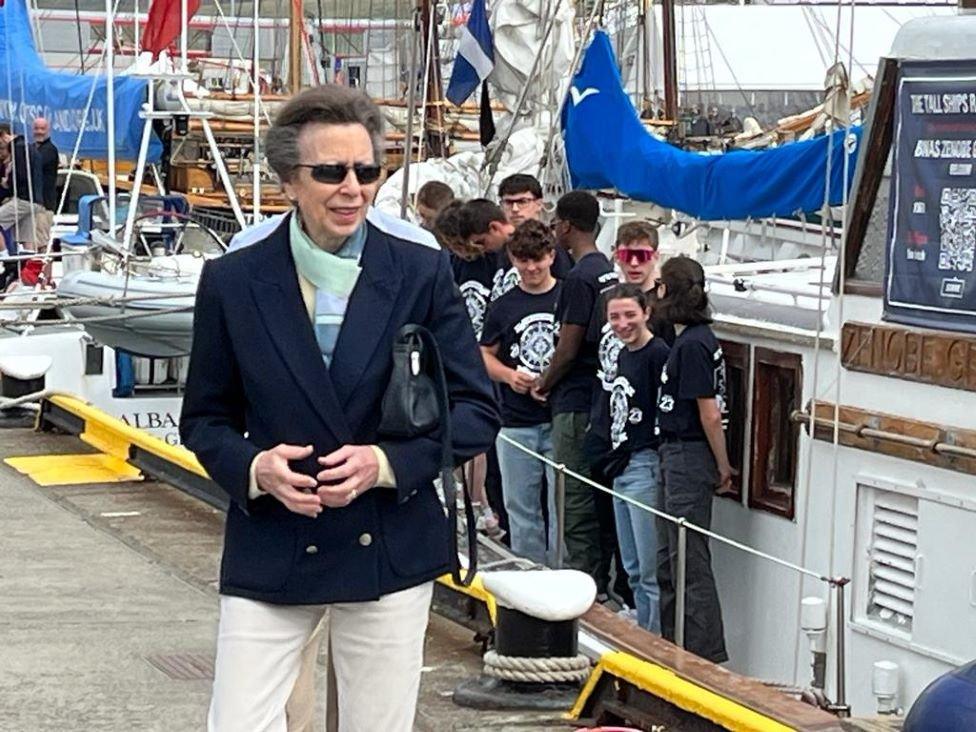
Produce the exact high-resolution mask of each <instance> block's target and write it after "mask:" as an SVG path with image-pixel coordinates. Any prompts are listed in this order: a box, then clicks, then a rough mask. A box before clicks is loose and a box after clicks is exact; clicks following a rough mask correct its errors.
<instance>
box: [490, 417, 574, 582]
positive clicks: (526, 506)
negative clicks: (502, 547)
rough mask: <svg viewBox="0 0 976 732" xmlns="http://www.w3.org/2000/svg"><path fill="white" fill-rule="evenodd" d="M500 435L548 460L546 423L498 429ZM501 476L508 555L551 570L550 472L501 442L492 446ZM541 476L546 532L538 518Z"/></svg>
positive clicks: (552, 500)
mask: <svg viewBox="0 0 976 732" xmlns="http://www.w3.org/2000/svg"><path fill="white" fill-rule="evenodd" d="M501 434H502V435H504V436H506V437H508V438H509V439H512V440H515V441H516V442H518V443H519V444H520V445H524V446H525V447H527V448H529V449H530V450H532V451H533V452H537V453H539V454H540V455H545V456H546V457H547V458H549V459H550V460H551V459H552V428H551V425H549V423H546V424H538V425H533V426H532V427H502V429H501ZM495 447H496V449H497V451H498V467H499V469H500V470H501V473H502V496H503V497H504V499H505V511H506V512H508V530H509V533H510V538H511V542H512V551H513V552H514V553H515V554H517V555H518V556H520V557H525V558H526V559H531V560H532V561H533V562H537V563H538V564H546V565H548V566H552V565H553V562H554V560H555V556H556V542H557V541H558V536H557V533H556V530H557V526H556V477H555V472H554V471H553V469H552V468H550V467H549V466H547V465H545V464H544V463H542V462H541V461H539V460H537V459H535V458H534V457H532V456H531V455H526V454H525V453H524V452H522V451H521V450H519V449H518V448H517V447H513V446H512V445H509V444H508V443H507V442H505V441H504V440H502V439H500V438H499V439H498V441H497V442H496V443H495ZM543 476H545V481H546V483H545V484H546V487H547V491H546V492H547V495H548V505H549V531H548V536H547V532H546V524H545V521H544V519H543V516H542V485H543V483H542V479H543Z"/></svg>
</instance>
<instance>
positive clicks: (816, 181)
mask: <svg viewBox="0 0 976 732" xmlns="http://www.w3.org/2000/svg"><path fill="white" fill-rule="evenodd" d="M562 127H563V137H564V140H565V144H566V159H567V162H568V165H569V171H570V175H571V179H572V183H573V186H574V187H575V188H615V189H617V190H618V191H620V192H621V193H623V194H625V195H628V196H630V197H631V198H634V199H636V200H640V201H650V202H653V203H656V204H658V205H659V206H663V207H665V208H673V209H676V210H678V211H682V212H683V213H686V214H689V215H691V216H694V217H696V218H699V219H702V220H707V221H714V220H723V219H747V218H750V217H753V218H759V217H767V216H793V215H795V214H797V213H799V212H805V213H808V212H815V211H819V210H820V209H821V208H822V207H823V203H824V195H825V193H826V194H827V199H828V200H829V202H830V203H831V205H837V204H840V203H842V202H843V195H844V174H845V172H846V173H847V182H848V188H849V186H850V182H851V180H852V179H853V176H854V164H855V162H856V158H857V150H858V147H859V142H860V136H861V128H860V127H859V126H855V127H852V128H851V129H850V130H849V131H848V138H847V144H846V145H845V144H844V142H845V138H844V135H845V131H844V130H838V131H836V132H834V133H832V135H826V136H822V137H818V138H816V139H813V140H806V141H803V142H793V143H787V144H785V145H782V146H780V147H777V148H771V149H768V150H757V151H751V150H750V151H746V150H740V151H732V152H728V153H724V154H717V155H711V154H706V153H697V152H688V151H685V150H681V149H679V148H677V147H675V146H673V145H670V144H668V143H666V142H663V141H661V140H658V139H657V138H656V137H654V136H653V135H652V134H650V133H649V132H648V131H647V130H646V129H645V128H644V125H643V124H642V123H641V121H640V119H639V118H638V116H637V111H636V110H635V109H634V106H633V104H631V102H630V99H629V98H628V97H627V95H626V94H625V93H624V90H623V87H622V86H621V82H620V71H619V69H618V68H617V61H616V58H615V57H614V53H613V48H612V46H611V44H610V39H609V37H608V36H607V35H606V33H604V32H603V31H597V32H596V33H595V34H594V37H593V41H592V42H591V43H590V46H589V48H588V49H587V50H586V54H585V55H584V57H583V63H582V65H581V67H580V70H579V72H578V73H577V74H576V76H575V77H574V78H573V85H572V87H571V88H570V95H569V97H568V98H567V99H566V104H565V106H564V108H563V112H562ZM828 152H829V154H830V156H829V159H830V185H829V188H826V187H825V181H826V178H827V160H828ZM845 154H846V155H848V156H849V158H848V163H847V166H846V167H845V165H844V156H845Z"/></svg>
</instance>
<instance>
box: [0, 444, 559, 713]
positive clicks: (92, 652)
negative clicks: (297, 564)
mask: <svg viewBox="0 0 976 732" xmlns="http://www.w3.org/2000/svg"><path fill="white" fill-rule="evenodd" d="M89 452H92V450H91V449H90V448H88V447H87V446H86V445H84V444H83V443H82V442H81V441H80V440H78V439H77V438H76V437H73V436H68V435H57V434H41V433H36V432H33V431H31V430H27V429H12V430H3V431H0V458H7V457H11V456H25V455H52V454H67V453H71V454H80V453H89ZM0 506H2V510H0V730H4V731H7V730H10V731H11V732H42V731H45V732H46V731H48V730H50V731H52V732H54V731H57V732H66V731H73V730H78V731H79V732H80V731H82V730H83V731H85V732H95V731H97V730H126V731H128V730H160V731H166V732H181V731H182V730H201V729H204V728H205V720H206V710H207V706H208V703H209V697H210V684H211V680H212V673H213V671H212V669H213V652H214V639H215V635H216V625H217V590H216V586H217V573H218V562H219V556H220V548H221V539H222V524H223V515H222V514H221V513H220V512H218V511H216V510H214V509H213V508H211V507H209V506H207V505H205V504H203V503H201V502H199V501H198V500H196V499H194V498H191V497H189V496H187V495H185V494H183V493H182V492H180V491H179V490H177V489H175V488H172V487H170V486H168V485H166V484H163V483H158V482H153V481H130V482H120V483H98V484H87V485H74V486H70V485H69V486H55V487H41V486H38V485H37V484H35V483H34V482H33V481H32V480H31V479H30V478H29V477H27V476H26V475H21V474H20V473H18V472H16V471H15V470H13V469H12V468H11V467H9V466H7V465H5V464H0ZM321 660H322V659H320V664H319V668H318V671H319V674H320V677H321V675H322V674H323V673H324V666H323V664H322V662H321ZM425 663H426V667H425V671H424V677H423V682H422V686H421V698H420V704H419V708H418V716H417V721H416V726H415V729H417V730H420V731H422V732H428V731H429V732H434V731H435V730H436V731H437V732H442V731H444V730H512V731H515V730H530V729H531V730H536V729H554V730H569V729H573V728H574V727H575V725H571V724H568V723H567V722H565V721H563V720H562V719H561V718H560V716H559V715H558V714H556V715H552V714H550V715H541V716H540V715H538V714H530V713H520V712H512V713H497V712H480V711H475V710H470V709H462V708H460V707H457V706H455V705H454V704H453V702H452V701H451V698H450V697H451V692H452V690H453V688H454V687H455V685H457V684H458V683H459V682H460V681H462V680H463V679H465V678H469V677H471V676H475V675H477V673H478V670H479V669H480V666H481V657H480V645H479V644H476V643H475V642H474V641H473V637H472V633H471V632H470V631H469V630H467V629H465V628H463V627H461V626H458V625H456V624H454V623H452V622H450V621H448V620H445V619H443V618H440V617H438V616H437V615H432V617H431V622H430V627H429V630H428V635H427V649H426V660H425ZM320 688H323V687H322V686H321V685H320ZM321 696H324V694H323V695H321ZM315 729H316V730H324V729H325V724H324V711H323V709H322V708H321V706H320V709H319V715H318V719H317V720H316V725H315Z"/></svg>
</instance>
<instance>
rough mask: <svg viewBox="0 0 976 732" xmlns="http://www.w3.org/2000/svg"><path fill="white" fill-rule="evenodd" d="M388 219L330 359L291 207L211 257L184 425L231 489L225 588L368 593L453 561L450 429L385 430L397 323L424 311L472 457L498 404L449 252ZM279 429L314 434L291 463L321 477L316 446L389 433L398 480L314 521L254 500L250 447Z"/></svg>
mask: <svg viewBox="0 0 976 732" xmlns="http://www.w3.org/2000/svg"><path fill="white" fill-rule="evenodd" d="M384 221H387V223H388V222H389V219H388V218H387V219H384V218H383V217H382V216H373V215H371V216H370V219H369V220H368V222H367V226H368V235H367V239H366V244H365V248H364V249H363V254H362V258H361V260H360V264H361V266H362V271H361V273H360V276H359V280H358V282H357V283H356V287H355V289H354V290H353V293H352V295H351V297H350V301H349V305H348V308H347V311H346V315H345V320H344V322H343V324H342V329H341V331H340V334H339V340H338V342H337V344H336V349H335V353H334V355H333V358H332V363H331V367H327V366H326V365H325V362H324V361H323V359H322V354H321V351H320V349H319V346H318V343H317V342H316V340H315V333H314V330H313V327H312V324H311V322H310V319H309V317H308V312H307V310H306V309H305V305H304V303H303V301H302V297H301V291H300V289H299V287H298V279H297V275H296V272H295V263H294V260H293V259H292V256H291V249H290V247H289V243H288V223H287V222H288V219H287V217H285V219H284V221H283V223H282V224H281V225H280V226H279V227H278V228H277V229H275V230H274V231H273V232H272V233H271V234H270V235H269V236H268V237H267V238H266V239H265V240H264V241H262V242H259V243H257V244H254V245H252V246H249V247H247V248H244V249H241V250H239V251H235V252H232V253H229V254H226V255H224V256H223V257H220V258H219V259H216V260H213V261H211V262H209V263H207V265H206V266H205V267H204V269H203V273H202V274H201V276H200V285H199V289H198V291H197V298H196V306H195V309H194V323H193V351H192V355H191V358H190V366H189V372H188V374H187V381H186V391H185V395H184V398H183V412H182V416H181V419H180V434H181V436H182V439H183V443H184V444H185V445H186V446H187V447H188V448H189V449H190V450H192V451H193V452H194V453H196V456H197V458H198V459H199V460H200V463H201V464H202V465H203V466H204V468H206V470H207V472H208V473H210V476H211V477H212V478H213V479H214V480H215V481H216V482H217V484H218V485H220V486H221V487H222V488H223V489H224V490H226V491H227V493H228V494H229V495H230V497H231V505H230V509H229V510H228V513H227V524H226V530H225V537H224V554H223V560H222V563H221V571H220V591H221V593H223V594H226V595H238V596H241V597H248V598H252V599H256V600H262V601H265V602H272V603H280V604H317V603H330V602H359V601H366V600H373V599H376V598H378V597H380V596H381V595H385V594H387V593H390V592H395V591H397V590H402V589H406V588H408V587H413V586H415V585H418V584H420V583H422V582H426V581H428V580H430V579H433V578H434V577H437V576H438V575H440V574H442V573H444V572H445V571H447V570H448V567H449V565H448V558H449V556H450V555H449V549H448V524H447V519H446V517H445V512H444V509H443V508H442V506H441V503H440V500H439V499H438V497H437V494H436V492H435V489H434V487H433V479H434V478H435V477H436V475H437V473H438V470H439V465H440V443H439V442H438V440H437V439H436V436H434V437H420V438H416V439H410V440H386V439H380V438H379V437H378V435H377V427H378V425H379V422H380V403H381V400H382V397H383V393H384V390H385V388H386V385H387V382H388V380H389V377H390V372H391V369H392V346H393V340H394V337H395V335H396V333H397V331H398V330H399V328H400V327H401V326H403V325H404V324H406V323H419V324H421V325H424V326H426V327H427V328H429V329H430V330H431V331H432V332H433V333H434V335H435V337H436V338H437V341H438V344H439V345H440V348H441V353H442V356H443V360H444V364H445V370H446V373H447V380H448V386H449V390H450V398H451V415H452V419H453V427H454V432H453V435H454V457H455V461H456V462H457V463H458V464H460V463H462V462H464V461H465V460H468V459H470V458H471V457H473V456H475V455H478V454H481V453H483V452H485V451H486V450H487V449H488V448H489V447H490V446H491V445H492V444H493V442H494V439H495V435H496V433H497V431H498V427H499V417H498V413H497V407H496V405H495V401H494V397H493V392H492V387H491V383H490V381H489V379H488V375H487V373H486V372H485V367H484V364H483V362H482V359H481V355H480V352H479V349H478V345H477V343H476V342H475V338H474V333H473V331H472V329H471V323H470V321H469V319H468V316H467V311H466V310H465V307H464V303H463V301H462V300H461V296H460V293H459V292H458V290H457V286H456V285H455V284H454V279H453V276H452V273H451V266H450V262H449V261H448V256H447V253H446V252H441V251H437V250H435V249H432V248H430V247H428V246H425V245H423V244H419V243H416V242H414V241H410V240H409V239H407V238H404V234H403V233H402V232H404V231H406V232H409V231H410V230H409V229H404V227H403V226H402V223H400V222H397V223H398V224H400V225H399V226H390V225H386V226H384V223H383V222H384ZM384 229H385V230H384ZM395 230H397V231H399V232H401V233H400V235H397V234H396V233H391V232H393V231H395ZM407 236H409V233H408V234H407ZM279 443H288V444H294V445H308V444H311V445H313V446H314V448H315V450H314V453H313V456H312V457H311V458H308V459H306V460H303V461H294V462H293V463H292V468H293V469H294V470H296V471H300V472H303V473H306V474H308V475H315V474H316V473H317V472H318V471H319V470H320V467H319V466H318V465H317V463H316V462H315V458H317V457H321V456H324V455H327V454H329V453H330V452H332V451H333V450H336V449H337V448H338V447H340V446H341V445H343V444H378V445H379V446H380V447H381V448H382V449H383V451H384V452H385V453H386V456H387V457H388V458H389V461H390V466H391V467H392V469H393V472H394V474H395V476H396V484H397V487H396V489H395V490H394V489H391V488H374V489H373V490H370V491H367V492H366V493H364V494H363V495H361V496H360V497H359V498H357V499H356V500H354V501H353V502H352V503H351V504H350V505H349V506H347V507H345V508H339V509H330V508H326V509H325V510H324V511H323V512H322V513H321V514H320V515H319V516H318V517H317V518H315V519H312V518H308V517H305V516H301V515H299V514H296V513H292V512H291V511H289V510H288V509H287V508H285V506H284V505H283V504H282V503H281V502H279V501H278V500H277V499H276V498H274V497H272V496H261V497H260V498H257V499H254V500H251V499H249V498H248V471H249V467H250V465H251V461H252V460H253V459H254V457H255V456H256V455H257V453H258V452H259V451H261V450H264V449H268V448H271V447H274V446H275V445H277V444H279Z"/></svg>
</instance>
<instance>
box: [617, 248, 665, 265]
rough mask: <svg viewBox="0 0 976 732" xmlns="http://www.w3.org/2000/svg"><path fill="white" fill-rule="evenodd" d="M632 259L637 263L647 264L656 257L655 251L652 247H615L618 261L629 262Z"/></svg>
mask: <svg viewBox="0 0 976 732" xmlns="http://www.w3.org/2000/svg"><path fill="white" fill-rule="evenodd" d="M633 259H636V260H637V263H638V264H647V263H648V262H653V261H654V260H655V259H657V251H655V250H654V249H631V248H630V247H619V248H618V249H617V261H618V262H621V263H622V264H630V262H631V260H633Z"/></svg>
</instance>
